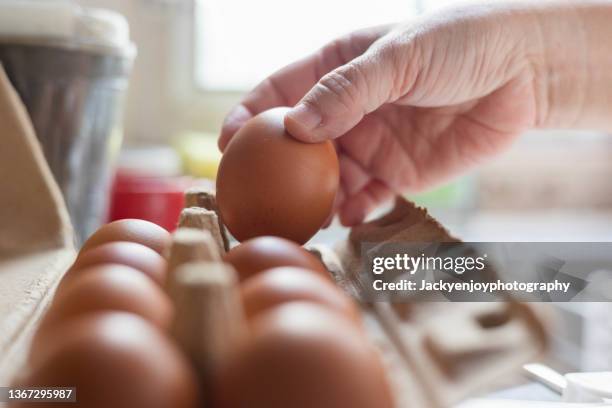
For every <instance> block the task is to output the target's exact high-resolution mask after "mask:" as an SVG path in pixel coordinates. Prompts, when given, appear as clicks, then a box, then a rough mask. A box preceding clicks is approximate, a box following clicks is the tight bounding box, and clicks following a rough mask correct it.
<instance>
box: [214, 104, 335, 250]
mask: <svg viewBox="0 0 612 408" xmlns="http://www.w3.org/2000/svg"><path fill="white" fill-rule="evenodd" d="M288 110H289V108H274V109H271V110H268V111H265V112H262V113H260V114H259V115H257V116H255V117H253V118H252V119H251V120H249V121H247V123H245V124H244V126H243V127H242V128H240V129H239V130H238V132H236V134H235V135H234V137H233V138H232V140H231V141H230V143H229V144H228V146H227V147H226V149H225V152H224V154H223V157H222V159H221V164H220V166H219V172H218V175H217V203H218V206H219V211H220V214H221V218H222V219H223V222H224V223H225V225H226V226H227V228H228V229H229V231H230V232H231V233H232V235H233V236H234V237H235V238H236V239H238V240H239V241H245V240H247V239H249V238H253V237H258V236H264V235H273V236H278V237H283V238H287V239H290V240H292V241H294V242H296V243H299V244H303V243H305V242H306V241H308V240H309V239H310V238H311V237H312V236H313V235H314V234H315V233H316V232H317V231H318V230H319V229H320V228H321V226H322V225H323V224H324V222H325V221H326V219H327V218H328V216H329V215H330V213H331V211H332V207H333V202H334V198H335V195H336V191H337V190H338V184H339V166H338V157H337V155H336V151H335V149H334V146H333V144H332V143H331V142H329V141H326V142H323V143H302V142H300V141H297V140H296V139H294V138H292V137H291V136H290V135H289V134H288V133H287V132H286V131H285V126H284V124H283V120H284V116H285V114H286V112H287V111H288Z"/></svg>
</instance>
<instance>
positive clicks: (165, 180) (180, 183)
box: [109, 170, 194, 231]
mask: <svg viewBox="0 0 612 408" xmlns="http://www.w3.org/2000/svg"><path fill="white" fill-rule="evenodd" d="M193 184H194V181H193V179H191V178H190V177H182V176H180V177H156V176H147V175H142V174H138V173H133V172H126V171H121V170H120V171H119V172H118V173H117V174H116V176H115V180H114V183H113V187H112V190H111V204H110V209H109V221H115V220H121V219H125V218H137V219H142V220H147V221H151V222H154V223H155V224H157V225H159V226H161V227H164V228H165V229H167V230H168V231H174V230H175V229H176V227H177V224H178V220H179V216H180V214H181V210H182V209H183V206H184V200H185V198H184V192H185V190H186V189H188V188H189V187H191V186H192V185H193Z"/></svg>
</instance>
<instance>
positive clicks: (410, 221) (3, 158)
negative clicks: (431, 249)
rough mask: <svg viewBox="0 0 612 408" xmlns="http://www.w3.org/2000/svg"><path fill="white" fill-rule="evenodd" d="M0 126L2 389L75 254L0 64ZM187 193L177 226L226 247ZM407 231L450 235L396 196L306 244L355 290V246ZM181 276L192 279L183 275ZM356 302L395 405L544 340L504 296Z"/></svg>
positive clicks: (462, 388) (517, 357)
mask: <svg viewBox="0 0 612 408" xmlns="http://www.w3.org/2000/svg"><path fill="white" fill-rule="evenodd" d="M0 124H1V127H0V129H1V134H0V191H1V192H2V194H0V386H7V385H9V384H11V383H12V382H13V380H14V379H15V378H16V376H17V375H18V373H19V371H20V369H21V368H22V367H23V366H24V364H25V359H26V356H27V349H28V347H29V343H30V339H31V336H32V335H33V332H34V330H35V328H36V327H37V325H38V322H39V321H40V318H41V316H42V314H43V313H44V311H45V310H46V308H47V306H48V304H49V302H50V299H51V297H52V296H53V292H54V290H55V288H56V286H57V284H58V282H59V280H60V279H61V277H62V275H63V274H64V272H65V271H66V270H67V269H68V267H69V266H70V265H71V263H72V262H73V261H74V259H75V257H76V251H75V248H74V245H73V235H72V230H71V227H70V221H69V217H68V214H67V211H66V208H65V204H64V202H63V200H62V197H61V194H60V192H59V189H58V188H57V186H56V184H55V182H54V180H53V178H52V176H51V173H50V171H49V169H48V167H47V165H46V162H45V160H44V157H43V154H42V152H41V149H40V147H39V145H38V142H37V140H36V137H35V135H34V131H33V129H32V126H31V124H30V121H29V118H28V115H27V112H26V110H25V108H24V106H23V105H22V103H21V101H20V100H19V97H18V96H17V94H16V93H15V92H14V90H13V88H12V86H11V84H10V83H9V81H8V79H7V78H6V75H4V72H3V71H2V69H1V67H0ZM187 197H188V200H187V201H188V202H187V203H186V207H196V208H197V207H202V208H206V209H207V210H208V211H200V212H198V211H195V210H194V211H187V213H186V214H185V217H184V219H183V220H182V224H184V225H182V226H183V227H191V228H199V229H205V230H208V231H209V232H210V237H212V238H213V241H214V243H215V246H216V247H218V249H219V250H220V252H223V251H225V250H226V249H227V248H228V241H227V237H226V236H225V230H224V227H223V225H222V224H221V223H219V222H218V219H217V218H216V217H215V216H214V215H213V212H214V210H215V209H216V208H215V202H214V195H212V194H209V193H202V192H200V191H191V192H189V193H188V194H187ZM191 213H193V214H191ZM194 220H195V221H194ZM196 221H197V222H196ZM188 235H189V234H188ZM191 235H193V234H191ZM191 235H189V236H185V237H183V238H184V241H185V243H184V245H185V246H186V248H187V247H189V244H190V243H191V242H192V241H193V240H196V241H197V239H198V237H197V236H195V237H193V236H191ZM196 235H197V234H196ZM411 237H412V239H417V240H419V241H428V240H429V241H445V240H455V238H452V237H450V235H448V233H447V232H446V230H444V228H443V227H442V226H441V225H440V224H438V223H437V222H436V221H435V220H433V219H432V218H431V217H429V216H428V215H427V214H426V213H425V212H424V210H421V209H418V208H416V207H414V206H413V205H412V204H410V203H408V202H405V201H400V203H399V205H398V206H397V207H396V208H395V209H394V211H392V212H391V213H390V214H388V215H387V216H385V217H383V218H382V219H380V220H378V221H375V222H373V223H369V224H366V225H364V226H362V227H358V228H355V229H353V230H352V232H351V235H350V237H349V240H348V241H347V242H343V243H340V244H339V245H338V246H337V247H336V248H333V249H332V248H329V247H325V246H317V245H314V246H312V247H311V248H310V249H311V250H312V251H313V252H315V253H316V254H318V255H319V256H320V257H321V259H322V260H323V262H324V263H325V264H326V265H327V267H328V269H329V270H330V273H331V274H332V275H333V276H334V278H335V279H336V282H337V283H338V285H340V286H341V287H342V288H343V289H344V290H346V291H347V292H348V293H350V294H352V295H355V296H358V293H359V291H360V285H362V284H363V282H360V280H359V274H358V273H357V269H356V268H357V267H358V265H359V259H358V258H359V254H358V253H357V252H356V249H357V248H358V247H359V243H360V242H361V241H362V240H370V241H376V240H380V241H389V240H394V239H396V240H400V241H401V240H410V239H411ZM202 239H208V238H206V237H204V238H202ZM179 241H180V240H179ZM209 241H210V239H209ZM211 242H212V241H211ZM179 243H180V242H179ZM187 249H188V248H187ZM187 249H186V251H187ZM202 256H203V257H206V254H204V255H202ZM185 279H187V281H189V280H190V279H191V278H190V276H189V273H188V271H187V272H185ZM205 283H206V282H205ZM209 283H210V282H208V283H206V284H209ZM190 284H191V282H190ZM196 289H197V287H196ZM198 290H200V289H198ZM184 293H185V292H181V299H182V301H184V302H185V304H188V303H189V301H191V300H190V299H191V298H189V297H182V296H186V295H185V294H184ZM196 300H197V299H196ZM196 300H194V301H196ZM175 303H177V302H175ZM177 304H178V303H177ZM361 306H362V310H363V317H364V324H365V326H366V328H367V331H368V333H369V336H370V338H371V340H372V342H373V343H374V344H375V345H376V346H377V347H378V349H379V350H380V352H381V356H382V358H383V360H384V362H385V364H386V367H387V369H388V372H389V376H388V377H389V380H390V381H391V383H392V386H393V389H394V390H395V396H396V401H397V406H398V407H400V408H404V407H408V408H410V407H419V408H421V407H425V408H427V407H444V406H451V405H453V404H454V403H456V402H458V401H460V400H462V399H464V398H465V397H467V396H470V395H472V394H473V393H474V392H475V391H476V390H478V389H480V388H481V387H483V386H486V385H487V384H489V383H490V382H491V380H494V379H495V378H497V377H499V376H503V375H506V374H510V373H512V372H514V371H516V370H518V369H519V368H520V366H521V364H523V363H525V362H527V361H530V360H532V359H533V358H535V357H536V356H537V355H538V354H539V353H540V352H541V351H542V349H543V348H544V346H545V344H546V334H545V331H544V326H543V325H542V323H541V320H540V319H539V318H538V316H537V314H536V313H535V312H534V311H533V310H532V309H531V307H530V306H527V305H522V304H519V303H516V302H512V301H511V300H508V302H505V303H486V304H459V303H434V302H425V303H415V304H408V305H406V304H404V305H398V304H391V303H367V302H362V305H361ZM186 316H187V315H186ZM192 317H193V318H194V319H198V317H197V316H192ZM177 331H179V332H180V330H178V329H177ZM211 347H212V346H211ZM196 351H198V350H196ZM199 351H201V350H199ZM199 351H198V352H199ZM0 405H1V404H0Z"/></svg>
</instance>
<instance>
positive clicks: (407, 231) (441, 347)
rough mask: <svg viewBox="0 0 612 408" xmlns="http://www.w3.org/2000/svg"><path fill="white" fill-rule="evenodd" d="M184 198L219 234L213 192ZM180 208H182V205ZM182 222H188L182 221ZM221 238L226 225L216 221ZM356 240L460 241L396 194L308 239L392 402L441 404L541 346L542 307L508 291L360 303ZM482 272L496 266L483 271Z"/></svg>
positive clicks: (506, 371) (516, 365) (512, 369)
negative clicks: (354, 317)
mask: <svg viewBox="0 0 612 408" xmlns="http://www.w3.org/2000/svg"><path fill="white" fill-rule="evenodd" d="M186 202H187V205H188V206H189V205H195V206H203V207H206V209H202V211H207V213H206V214H207V216H208V217H212V219H213V221H209V222H208V223H207V224H208V225H210V226H212V231H211V233H212V235H213V236H216V237H218V236H219V233H218V232H217V226H216V221H217V220H218V219H217V220H215V219H214V218H215V216H214V215H213V214H214V211H215V210H216V204H215V197H214V193H212V192H205V191H198V190H197V189H195V190H192V191H190V192H188V193H187V197H186ZM184 211H187V210H184ZM187 226H189V225H187ZM219 229H220V230H221V236H222V237H223V239H221V238H217V239H216V241H217V243H218V246H219V247H222V242H227V240H226V238H225V233H226V232H225V228H224V227H223V226H222V225H221V223H219ZM362 242H383V243H387V242H446V243H459V242H461V241H460V240H458V239H457V238H454V237H452V236H451V235H450V234H449V233H448V231H447V230H446V229H445V228H444V227H443V226H442V225H441V224H440V223H438V222H437V221H436V220H435V219H433V218H432V217H431V216H429V215H428V214H427V211H426V210H425V209H422V208H418V207H416V206H415V205H414V204H413V203H411V202H409V201H407V200H404V199H402V198H398V199H397V201H396V205H395V207H394V208H393V209H392V210H391V211H390V212H389V213H388V214H386V215H383V216H382V217H381V218H379V219H377V220H374V221H371V222H369V223H366V224H363V225H361V226H358V227H354V228H352V230H351V231H350V234H349V237H348V239H347V240H346V241H344V242H340V243H338V244H337V245H336V247H335V248H330V247H328V246H325V245H319V244H313V245H309V246H307V249H309V250H310V251H311V252H312V253H313V254H315V255H316V256H317V257H318V258H319V259H320V260H321V261H322V262H323V263H324V264H325V266H326V267H327V269H328V271H329V272H330V274H331V275H332V277H333V279H334V280H335V282H336V284H337V285H338V286H339V287H341V288H342V289H343V290H344V291H345V292H347V293H348V294H350V295H351V296H352V297H353V298H354V299H355V300H356V301H357V303H358V304H359V306H360V308H361V311H362V317H363V321H364V325H365V327H366V331H367V333H368V336H369V338H370V339H371V341H372V342H373V344H375V345H376V346H377V348H378V349H379V351H380V352H381V356H382V358H383V362H384V364H385V366H386V368H387V372H388V378H389V381H390V383H391V387H392V389H393V391H394V397H395V399H396V405H397V406H398V407H400V408H405V407H420V408H421V407H423V408H427V407H432V408H437V407H448V406H452V405H454V404H455V403H457V402H459V401H461V400H463V399H465V398H467V397H469V396H472V395H474V394H475V393H476V392H478V391H480V390H482V389H483V388H485V387H487V386H488V385H491V383H492V382H494V381H495V380H496V379H498V378H500V377H503V376H505V375H511V374H513V373H516V372H518V371H519V370H520V368H521V366H522V365H523V364H524V363H527V362H529V361H532V360H533V359H535V358H537V357H538V355H540V354H541V353H542V352H543V351H544V349H545V347H546V345H547V337H548V336H547V331H546V330H545V326H544V324H543V323H542V321H543V319H542V318H541V317H540V313H541V311H540V310H538V309H535V308H534V307H532V306H530V305H527V304H524V303H519V302H516V301H514V300H513V299H512V298H507V299H505V300H504V301H500V302H495V303H483V302H475V303H450V302H448V301H446V302H440V301H437V302H432V301H431V299H428V300H427V301H425V302H418V301H416V302H411V303H389V302H373V303H372V302H365V301H363V300H361V299H360V293H361V290H362V289H363V286H364V285H365V283H364V282H362V281H361V278H360V276H361V275H360V273H359V270H360V268H361V259H360V254H359V250H360V248H361V244H362ZM486 275H487V276H486V278H487V279H495V278H496V274H495V271H494V270H492V269H491V268H488V269H487V270H486Z"/></svg>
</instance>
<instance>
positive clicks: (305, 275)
mask: <svg viewBox="0 0 612 408" xmlns="http://www.w3.org/2000/svg"><path fill="white" fill-rule="evenodd" d="M240 291H241V294H242V302H243V305H244V310H245V314H246V316H247V318H248V319H252V318H253V317H256V316H258V315H259V314H261V313H262V312H263V311H266V310H269V309H271V308H273V307H276V306H278V305H281V304H284V303H287V302H294V301H305V302H314V303H317V304H319V305H321V306H325V307H327V308H329V309H330V310H332V311H334V312H337V313H339V314H341V315H342V316H345V317H347V318H349V319H350V320H352V321H354V322H356V323H358V324H360V322H361V317H360V316H359V312H358V310H357V306H356V305H355V303H354V302H353V300H352V299H351V298H349V297H348V296H347V295H346V294H344V293H343V292H342V291H341V290H340V289H339V288H338V287H337V286H336V285H334V284H333V283H332V282H330V281H329V279H325V278H323V277H321V276H320V275H319V274H317V273H316V272H313V271H309V270H307V269H302V268H295V267H281V268H274V269H268V270H267V271H263V272H261V273H259V274H258V275H256V276H253V277H252V278H249V279H247V280H246V281H245V282H244V283H243V284H242V286H241V288H240Z"/></svg>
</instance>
